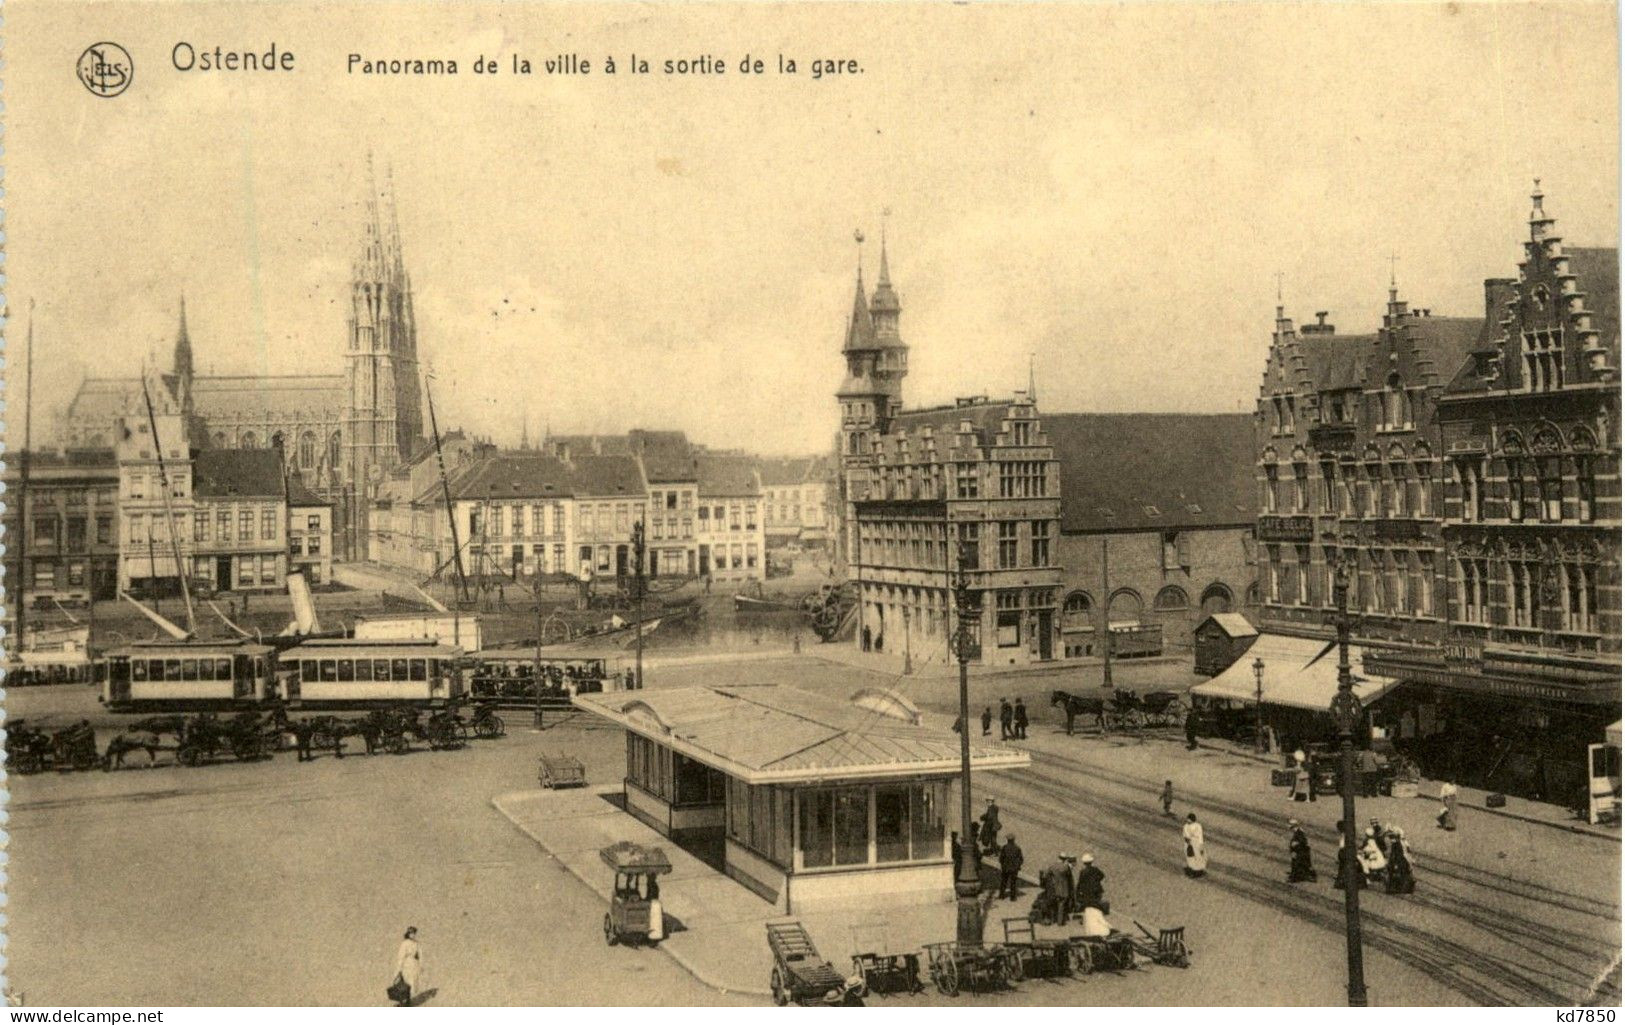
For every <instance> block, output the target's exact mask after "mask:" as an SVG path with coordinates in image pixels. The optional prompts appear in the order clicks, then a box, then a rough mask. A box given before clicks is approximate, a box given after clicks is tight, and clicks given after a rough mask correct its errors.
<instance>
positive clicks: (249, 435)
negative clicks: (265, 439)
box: [237, 431, 260, 448]
mask: <svg viewBox="0 0 1625 1025" xmlns="http://www.w3.org/2000/svg"><path fill="white" fill-rule="evenodd" d="M259 443H260V439H259V438H258V437H256V436H255V434H254V432H253V431H244V432H243V433H242V437H241V438H239V439H238V442H237V447H238V448H255V447H257V446H258V445H259Z"/></svg>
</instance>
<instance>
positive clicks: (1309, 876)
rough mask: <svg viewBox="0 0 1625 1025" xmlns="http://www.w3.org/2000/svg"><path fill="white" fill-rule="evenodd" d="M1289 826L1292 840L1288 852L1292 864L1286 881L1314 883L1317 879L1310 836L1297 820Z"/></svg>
mask: <svg viewBox="0 0 1625 1025" xmlns="http://www.w3.org/2000/svg"><path fill="white" fill-rule="evenodd" d="M1288 825H1289V826H1290V827H1291V829H1292V839H1291V840H1289V841H1288V842H1287V850H1288V852H1289V853H1290V854H1291V864H1290V867H1289V868H1288V869H1287V873H1286V881H1287V882H1289V883H1312V882H1314V881H1315V880H1316V879H1317V878H1319V877H1318V876H1317V875H1315V866H1314V861H1313V858H1312V856H1311V854H1310V850H1309V834H1308V833H1305V832H1304V831H1303V826H1301V825H1299V823H1298V820H1297V819H1293V820H1292V821H1291V822H1289V823H1288Z"/></svg>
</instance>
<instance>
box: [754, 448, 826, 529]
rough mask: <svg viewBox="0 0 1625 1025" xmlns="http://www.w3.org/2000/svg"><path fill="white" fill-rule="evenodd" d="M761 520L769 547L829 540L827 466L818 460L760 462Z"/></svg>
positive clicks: (803, 458)
mask: <svg viewBox="0 0 1625 1025" xmlns="http://www.w3.org/2000/svg"><path fill="white" fill-rule="evenodd" d="M757 472H758V473H759V474H760V476H761V479H762V520H763V523H764V525H765V529H766V533H767V543H768V544H769V545H775V544H788V543H790V542H804V543H808V544H823V543H824V542H825V541H827V540H828V538H829V521H828V519H827V515H828V509H827V507H828V505H829V500H830V464H829V460H828V459H826V458H823V457H820V456H812V457H801V458H781V459H762V460H759V461H758V464H757Z"/></svg>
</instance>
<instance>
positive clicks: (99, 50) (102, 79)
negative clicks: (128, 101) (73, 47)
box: [75, 43, 135, 97]
mask: <svg viewBox="0 0 1625 1025" xmlns="http://www.w3.org/2000/svg"><path fill="white" fill-rule="evenodd" d="M75 71H76V72H77V73H78V75H79V81H81V82H83V83H84V84H85V88H86V89H89V90H90V91H91V92H92V93H95V94H96V95H97V96H109V97H110V96H117V95H118V94H119V93H121V92H123V91H124V90H126V89H128V88H129V87H130V80H131V79H133V78H134V77H135V62H134V61H132V60H131V59H130V52H129V51H128V50H126V49H125V48H124V47H122V46H120V45H119V44H117V43H93V44H92V45H90V46H87V47H85V52H84V53H81V54H80V55H79V63H78V65H77V66H76V67H75Z"/></svg>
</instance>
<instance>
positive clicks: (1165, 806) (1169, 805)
mask: <svg viewBox="0 0 1625 1025" xmlns="http://www.w3.org/2000/svg"><path fill="white" fill-rule="evenodd" d="M1162 814H1163V815H1165V816H1167V817H1168V818H1173V817H1174V781H1173V780H1171V779H1165V780H1163V781H1162Z"/></svg>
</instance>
